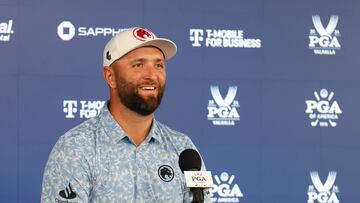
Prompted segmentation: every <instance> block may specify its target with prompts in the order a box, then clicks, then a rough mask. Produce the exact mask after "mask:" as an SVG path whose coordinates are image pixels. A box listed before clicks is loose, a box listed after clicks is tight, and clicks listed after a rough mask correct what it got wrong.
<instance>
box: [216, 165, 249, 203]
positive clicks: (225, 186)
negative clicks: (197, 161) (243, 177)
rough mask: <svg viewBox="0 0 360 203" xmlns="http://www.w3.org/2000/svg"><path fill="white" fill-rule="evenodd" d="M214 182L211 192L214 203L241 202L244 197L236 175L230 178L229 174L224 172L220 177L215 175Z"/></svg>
mask: <svg viewBox="0 0 360 203" xmlns="http://www.w3.org/2000/svg"><path fill="white" fill-rule="evenodd" d="M214 180H215V182H214V184H213V187H212V188H211V190H210V193H211V201H212V202H213V203H220V202H240V198H241V197H243V196H244V195H243V193H242V192H241V190H240V187H239V185H238V184H237V183H236V181H235V176H234V175H231V176H230V175H229V174H228V173H227V172H222V173H221V174H220V176H218V175H214Z"/></svg>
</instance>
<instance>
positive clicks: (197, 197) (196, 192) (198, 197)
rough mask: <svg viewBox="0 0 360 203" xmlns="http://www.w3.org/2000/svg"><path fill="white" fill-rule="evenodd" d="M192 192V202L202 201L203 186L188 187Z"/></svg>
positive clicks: (201, 202) (198, 202) (199, 202)
mask: <svg viewBox="0 0 360 203" xmlns="http://www.w3.org/2000/svg"><path fill="white" fill-rule="evenodd" d="M190 191H191V192H192V194H193V201H192V203H204V191H203V188H190Z"/></svg>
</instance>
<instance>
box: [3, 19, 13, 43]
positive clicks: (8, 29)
mask: <svg viewBox="0 0 360 203" xmlns="http://www.w3.org/2000/svg"><path fill="white" fill-rule="evenodd" d="M12 27H13V20H9V21H8V22H0V42H8V41H10V37H11V35H13V34H14V30H13V28H12Z"/></svg>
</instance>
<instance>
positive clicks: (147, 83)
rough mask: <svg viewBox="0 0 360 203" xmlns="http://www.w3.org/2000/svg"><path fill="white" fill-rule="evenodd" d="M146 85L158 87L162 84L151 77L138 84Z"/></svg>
mask: <svg viewBox="0 0 360 203" xmlns="http://www.w3.org/2000/svg"><path fill="white" fill-rule="evenodd" d="M144 85H154V86H157V87H160V86H161V84H160V83H159V82H158V81H156V80H151V79H147V80H144V81H141V82H139V84H138V85H137V86H144Z"/></svg>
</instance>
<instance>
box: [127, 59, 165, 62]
mask: <svg viewBox="0 0 360 203" xmlns="http://www.w3.org/2000/svg"><path fill="white" fill-rule="evenodd" d="M145 61H150V60H149V59H145V58H137V59H133V60H131V61H130V62H132V63H135V62H145ZM151 61H152V60H151ZM154 61H155V62H165V60H164V59H161V58H156V59H155V60H154Z"/></svg>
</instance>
